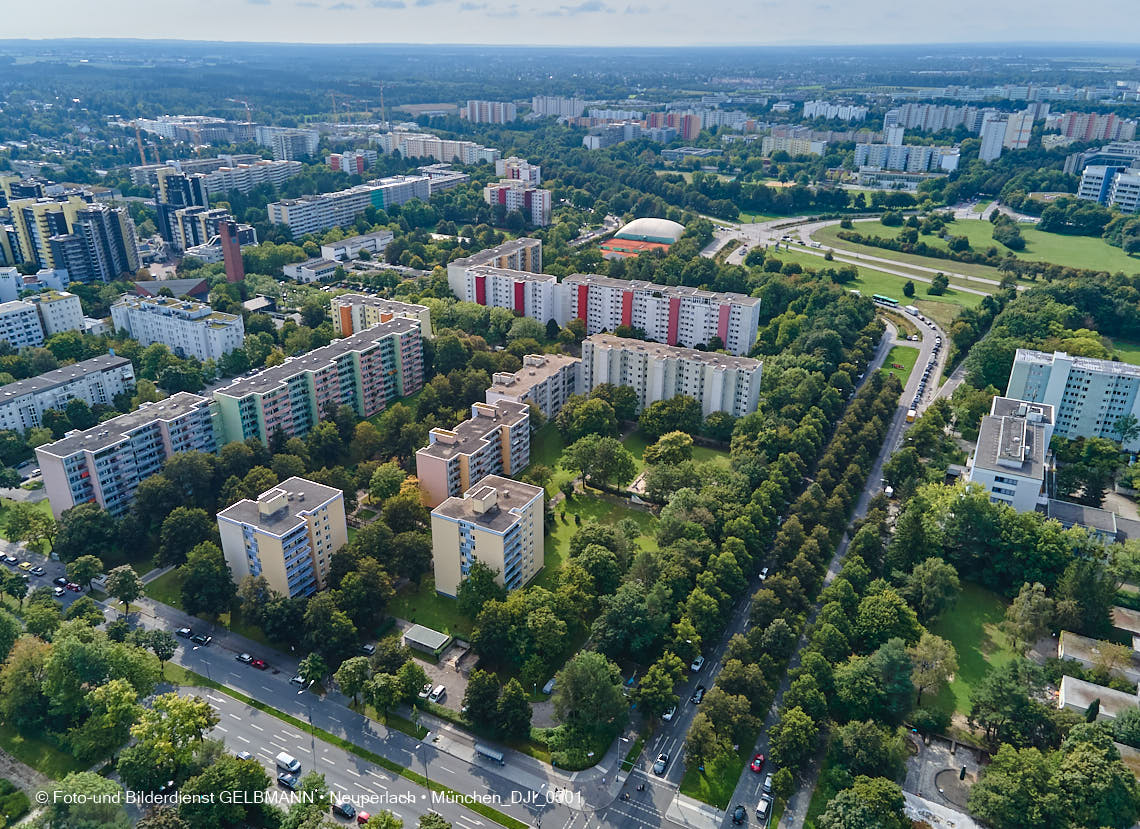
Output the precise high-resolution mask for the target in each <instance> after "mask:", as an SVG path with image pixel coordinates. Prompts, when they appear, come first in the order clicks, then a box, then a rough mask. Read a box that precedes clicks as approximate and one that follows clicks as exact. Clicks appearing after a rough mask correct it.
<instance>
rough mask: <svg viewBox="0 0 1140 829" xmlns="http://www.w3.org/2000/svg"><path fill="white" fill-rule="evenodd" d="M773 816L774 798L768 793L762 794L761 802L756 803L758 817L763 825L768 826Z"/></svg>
mask: <svg viewBox="0 0 1140 829" xmlns="http://www.w3.org/2000/svg"><path fill="white" fill-rule="evenodd" d="M771 817H772V798H770V797H769V796H768V795H766V794H764V795H760V802H759V803H757V804H756V819H757V820H759V821H760V825H761V826H767V825H768V820H769V819H770V818H771Z"/></svg>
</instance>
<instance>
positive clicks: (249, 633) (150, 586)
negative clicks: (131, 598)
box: [143, 569, 273, 646]
mask: <svg viewBox="0 0 1140 829" xmlns="http://www.w3.org/2000/svg"><path fill="white" fill-rule="evenodd" d="M143 593H144V594H145V595H146V596H149V597H150V598H152V599H154V600H155V601H156V602H162V603H163V604H165V605H170V606H171V607H173V608H177V609H178V610H182V573H181V572H180V571H179V570H177V569H174V570H171V571H170V572H168V573H163V574H162V575H161V576H159V577H158V578H157V579H155V580H154V581H152V582H148V583H147V584H145V585H144V586H143ZM218 624H219V625H221V626H222V627H224V628H225V629H226V630H228V631H230V632H232V633H236V634H238V635H239V636H244V637H246V638H247V639H252V640H253V641H255V642H258V643H260V644H262V645H269V646H271V645H272V644H273V643H272V642H270V641H269V639H268V637H266V635H265V633H264V631H262V630H261V628H259V627H257V626H256V625H253V624H250V623H248V622H246V621H245V620H243V619H242V618H241V611H240V610H238V602H237V600H236V599H235V600H234V605H233V610H231V611H230V612H229V613H223V614H222V615H221V616H219V617H218Z"/></svg>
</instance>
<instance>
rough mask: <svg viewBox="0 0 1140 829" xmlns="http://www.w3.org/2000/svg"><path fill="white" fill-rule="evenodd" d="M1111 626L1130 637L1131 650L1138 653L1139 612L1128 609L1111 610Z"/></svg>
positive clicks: (1139, 641)
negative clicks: (1128, 634)
mask: <svg viewBox="0 0 1140 829" xmlns="http://www.w3.org/2000/svg"><path fill="white" fill-rule="evenodd" d="M1112 626H1113V627H1114V628H1116V629H1117V630H1123V631H1124V632H1125V633H1130V634H1131V635H1132V650H1134V651H1140V610H1133V609H1132V608H1130V607H1120V606H1119V605H1117V606H1115V607H1113V608H1112Z"/></svg>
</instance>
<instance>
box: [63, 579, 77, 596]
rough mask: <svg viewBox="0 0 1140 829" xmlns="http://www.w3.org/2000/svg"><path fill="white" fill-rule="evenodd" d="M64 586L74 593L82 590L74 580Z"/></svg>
mask: <svg viewBox="0 0 1140 829" xmlns="http://www.w3.org/2000/svg"><path fill="white" fill-rule="evenodd" d="M64 587H66V588H67V589H68V590H70V591H71V592H72V593H78V592H79V591H80V587H79V585H78V584H76V583H75V582H73V581H69V582H68V583H67V584H65V585H64Z"/></svg>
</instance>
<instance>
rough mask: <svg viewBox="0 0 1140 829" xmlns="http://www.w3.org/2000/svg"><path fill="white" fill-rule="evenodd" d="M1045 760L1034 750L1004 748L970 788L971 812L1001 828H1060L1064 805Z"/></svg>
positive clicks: (1005, 746) (1008, 746)
mask: <svg viewBox="0 0 1140 829" xmlns="http://www.w3.org/2000/svg"><path fill="white" fill-rule="evenodd" d="M1051 778H1052V771H1051V769H1050V764H1049V760H1048V758H1046V757H1045V755H1043V754H1042V753H1041V752H1040V751H1039V750H1038V749H1036V748H1023V749H1016V748H1014V747H1013V746H1010V745H1003V746H1002V747H1001V748H1000V749H998V752H997V754H996V755H995V756H994V758H993V761H992V762H991V763H990V764H989V765H988V766H986V767H985V769H983V771H982V772H981V775H980V776H979V778H978V782H976V783H975V784H974V785H973V786H972V787H971V789H970V799H969V801H968V803H969V808H970V813H971V814H973V815H976V816H977V817H979V818H980V819H982V820H983V821H985V822H986V823H987V824H989V825H991V826H1000V827H1002V829H1042V827H1044V828H1045V829H1060V827H1062V826H1070V825H1076V824H1070V823H1069V822H1068V821H1065V820H1063V819H1062V815H1063V813H1064V811H1065V810H1066V809H1067V806H1065V805H1063V804H1062V802H1061V795H1060V792H1058V791H1057V790H1056V788H1055V787H1054V784H1053V781H1052V779H1051Z"/></svg>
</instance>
